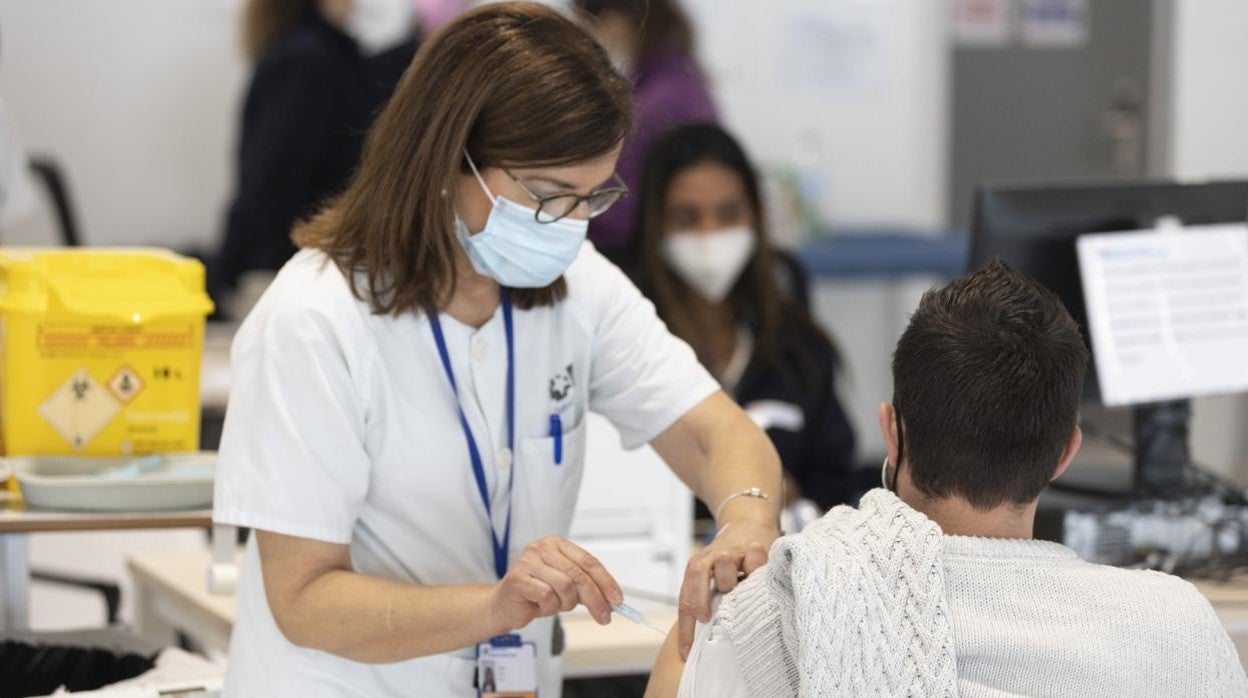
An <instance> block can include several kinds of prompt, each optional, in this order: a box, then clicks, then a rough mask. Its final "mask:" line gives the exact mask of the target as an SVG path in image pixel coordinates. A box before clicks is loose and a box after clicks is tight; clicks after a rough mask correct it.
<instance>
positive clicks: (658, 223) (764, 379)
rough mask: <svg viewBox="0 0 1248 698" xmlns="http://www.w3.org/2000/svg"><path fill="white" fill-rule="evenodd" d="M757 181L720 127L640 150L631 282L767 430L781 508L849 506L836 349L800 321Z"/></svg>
mask: <svg viewBox="0 0 1248 698" xmlns="http://www.w3.org/2000/svg"><path fill="white" fill-rule="evenodd" d="M764 220H765V216H764V211H763V204H762V199H761V196H760V192H759V182H758V177H757V175H756V173H755V171H754V168H753V166H752V165H751V164H750V162H749V160H748V159H747V157H746V155H745V153H744V151H743V150H742V148H741V146H740V145H739V144H738V143H737V142H736V140H734V139H733V137H732V136H730V135H729V134H728V133H726V132H725V131H724V130H723V129H721V128H719V127H718V126H713V125H705V124H703V125H689V126H681V127H678V128H675V129H673V130H672V131H670V132H669V133H667V134H666V135H664V136H663V137H662V138H661V139H660V140H658V141H657V142H656V143H655V144H654V146H653V147H652V148H651V149H650V153H649V157H648V159H647V160H646V163H645V170H644V173H643V177H642V187H641V196H640V197H639V227H638V233H637V237H638V243H639V249H640V259H639V262H640V264H639V269H638V272H637V273H638V277H639V278H638V285H639V286H640V287H641V289H642V291H643V292H645V293H646V294H647V295H648V296H649V297H650V299H651V300H652V301H654V304H655V305H656V306H657V308H658V311H659V315H660V316H661V317H662V318H663V320H664V321H665V322H666V323H667V325H668V327H669V328H670V329H671V331H672V332H673V333H674V334H675V335H677V336H678V337H680V338H682V339H684V340H685V341H686V342H688V343H689V344H690V345H692V346H693V348H694V351H695V352H696V353H697V355H698V358H699V359H700V360H701V361H702V364H703V365H704V366H706V367H707V368H708V369H709V370H710V372H711V374H712V375H714V376H715V377H716V378H717V379H718V380H719V382H720V384H721V385H722V386H723V387H724V389H725V390H726V391H727V392H728V393H729V394H730V395H732V396H733V397H734V398H735V399H736V401H737V402H738V404H740V405H741V406H742V407H744V408H745V410H746V412H748V413H749V414H750V415H751V416H752V417H753V418H754V420H755V421H756V422H757V423H758V424H759V425H760V426H762V427H763V428H764V429H766V430H767V434H768V436H770V437H771V440H772V442H773V443H774V444H775V447H776V450H777V451H778V452H779V453H780V459H781V461H782V463H783V465H784V473H785V484H786V488H787V495H786V504H791V503H792V502H794V501H796V500H798V499H800V498H805V499H809V500H811V501H813V502H814V503H815V504H817V505H818V506H819V507H820V508H821V509H825V510H826V509H828V508H830V507H832V506H834V505H837V504H841V503H845V502H849V501H851V500H852V497H853V496H854V494H855V492H854V489H855V487H854V483H853V479H852V477H851V476H852V471H853V467H854V466H853V458H854V432H853V429H852V427H851V426H850V424H849V421H848V420H847V419H846V416H845V412H844V410H843V409H842V408H841V404H840V402H839V401H838V400H837V396H836V391H835V381H836V370H837V368H838V365H839V357H838V354H837V351H836V349H835V347H834V345H833V343H832V341H831V340H830V339H829V338H828V336H827V335H826V334H824V333H823V331H821V330H820V329H819V327H818V326H817V325H816V323H815V321H814V319H813V318H812V317H811V314H810V309H809V307H808V302H807V294H806V279H805V275H804V273H803V272H802V270H801V268H800V267H799V266H798V264H797V262H796V260H794V259H793V258H792V257H790V256H788V255H786V254H784V253H782V252H779V251H777V250H773V249H772V248H771V246H770V245H769V243H768V236H767V230H766V227H765V223H764Z"/></svg>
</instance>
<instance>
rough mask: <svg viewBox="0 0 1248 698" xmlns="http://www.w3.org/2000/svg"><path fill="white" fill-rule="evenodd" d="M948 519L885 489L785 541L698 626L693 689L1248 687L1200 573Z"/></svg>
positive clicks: (1081, 691) (1213, 691)
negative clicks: (1085, 555)
mask: <svg viewBox="0 0 1248 698" xmlns="http://www.w3.org/2000/svg"><path fill="white" fill-rule="evenodd" d="M916 517H917V518H916ZM934 527H935V524H933V523H932V522H930V521H928V520H927V519H926V517H923V516H922V515H921V514H918V513H917V512H915V511H913V510H912V509H910V508H909V507H907V506H905V505H904V504H903V503H902V502H901V501H900V500H898V499H897V498H896V497H895V496H893V495H892V494H891V493H888V492H885V491H883V490H876V491H874V492H872V493H870V494H868V495H867V496H866V497H864V499H863V503H862V507H861V509H860V510H858V511H855V510H853V509H849V508H847V507H839V508H837V509H834V510H833V511H832V512H830V513H829V514H828V516H826V517H824V519H822V520H821V521H820V522H819V524H818V525H817V526H816V527H815V528H810V527H808V528H807V530H806V531H804V532H803V533H802V534H800V535H798V536H789V537H786V538H783V539H781V540H780V541H777V543H776V545H775V546H774V547H773V549H772V553H771V555H772V557H771V562H769V563H768V565H767V567H765V568H763V570H760V571H759V572H756V573H755V574H754V575H751V577H750V579H748V580H746V581H745V582H743V583H742V585H741V586H740V587H739V591H736V592H733V593H732V594H729V595H728V596H727V597H725V598H724V600H723V602H722V603H721V605H720V608H719V610H718V611H717V613H716V614H715V618H714V620H713V621H712V623H711V624H709V625H706V626H700V627H699V629H698V634H697V638H696V639H695V643H694V647H693V651H692V653H691V654H690V658H689V663H688V665H687V667H686V669H685V675H684V677H683V678H682V681H681V688H680V695H681V696H682V697H686V698H702V697H704V696H714V697H715V698H745V697H747V696H748V697H749V698H757V697H765V696H795V695H801V696H838V695H921V696H926V695H953V694H955V693H958V694H960V695H962V696H1007V695H1026V696H1096V697H1097V698H1103V697H1108V696H1248V680H1246V679H1245V676H1244V670H1243V668H1242V666H1241V665H1240V663H1239V659H1238V657H1237V656H1236V653H1235V649H1234V647H1233V646H1232V644H1231V642H1230V639H1229V638H1228V637H1227V635H1226V632H1225V631H1224V630H1223V629H1222V626H1221V624H1220V623H1219V622H1218V619H1217V617H1216V616H1215V615H1214V613H1213V609H1212V608H1211V607H1210V606H1209V603H1208V602H1207V601H1206V600H1205V599H1204V597H1203V596H1201V595H1200V593H1199V592H1197V591H1196V590H1195V588H1194V587H1192V586H1191V585H1190V584H1188V583H1187V582H1184V581H1182V580H1180V579H1177V578H1174V577H1170V576H1168V575H1164V574H1160V573H1155V572H1140V571H1130V570H1123V569H1117V568H1111V567H1105V566H1102V565H1094V564H1090V563H1087V562H1083V561H1081V560H1079V559H1078V558H1077V557H1076V556H1075V554H1074V553H1073V552H1071V551H1070V550H1069V549H1068V548H1066V547H1064V546H1061V545H1057V544H1055V543H1047V542H1043V541H1029V540H1000V539H984V538H965V537H957V536H942V535H940V534H939V530H938V529H937V531H936V536H935V537H934V538H933V537H932V529H933V528H934ZM890 536H891V537H892V540H893V543H892V544H890V545H885V546H884V547H880V545H879V542H880V541H882V540H886V539H888V538H889V537H890ZM846 556H848V557H850V558H853V559H852V560H847V559H844V558H845V557H846ZM872 568H874V569H872ZM817 570H824V573H825V575H826V576H824V577H822V578H821V577H820V576H819V574H817V573H816V571H817ZM949 640H952V642H951V643H949V642H948V641H949Z"/></svg>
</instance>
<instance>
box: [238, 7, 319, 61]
mask: <svg viewBox="0 0 1248 698" xmlns="http://www.w3.org/2000/svg"><path fill="white" fill-rule="evenodd" d="M315 10H316V2H315V0H247V5H246V6H245V7H244V8H243V52H244V53H245V54H247V57H248V58H250V59H251V60H253V61H258V60H260V58H261V57H262V56H264V54H266V53H268V51H269V49H271V48H273V44H275V43H277V40H278V39H279V38H281V36H282V35H283V34H285V33H286V32H288V31H290V28H291V27H293V26H295V24H297V23H298V22H299V20H301V19H303V17H304V16H305V15H306V14H307V13H309V12H313V11H315Z"/></svg>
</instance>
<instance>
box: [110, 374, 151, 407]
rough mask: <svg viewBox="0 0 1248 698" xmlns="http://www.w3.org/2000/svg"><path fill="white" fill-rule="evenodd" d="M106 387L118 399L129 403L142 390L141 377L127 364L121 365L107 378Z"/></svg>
mask: <svg viewBox="0 0 1248 698" xmlns="http://www.w3.org/2000/svg"><path fill="white" fill-rule="evenodd" d="M108 389H109V390H111V391H112V392H113V395H116V396H117V399H118V400H121V401H122V402H123V403H127V404H129V402H130V401H131V400H133V399H134V398H135V396H136V395H138V394H139V393H140V392H142V391H143V379H142V378H139V374H138V373H136V372H135V370H134V369H132V368H130V367H129V366H122V367H121V368H120V369H118V370H117V372H116V373H114V374H113V377H112V378H110V379H108Z"/></svg>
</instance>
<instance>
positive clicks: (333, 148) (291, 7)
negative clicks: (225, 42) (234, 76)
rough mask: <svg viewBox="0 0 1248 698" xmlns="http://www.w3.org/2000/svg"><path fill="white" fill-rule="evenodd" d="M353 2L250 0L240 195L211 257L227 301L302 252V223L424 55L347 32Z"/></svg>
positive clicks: (341, 180) (218, 290) (217, 292)
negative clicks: (368, 42)
mask: <svg viewBox="0 0 1248 698" xmlns="http://www.w3.org/2000/svg"><path fill="white" fill-rule="evenodd" d="M355 5H356V3H355V2H352V1H351V0H249V4H248V6H247V8H246V12H245V15H244V21H243V43H244V47H245V49H246V51H247V53H248V55H249V56H250V57H251V58H252V60H253V61H254V62H255V70H254V73H253V74H252V79H251V84H250V86H249V87H248V90H247V96H246V101H245V103H244V107H243V114H242V130H241V135H240V139H239V143H238V165H237V168H238V169H237V173H236V184H235V193H234V199H233V201H232V203H231V204H230V207H229V212H228V214H227V219H226V225H225V236H224V240H223V241H222V243H221V247H220V249H219V251H218V253H217V254H216V255H215V257H214V258H212V259H210V260H209V265H208V266H209V279H208V282H209V292H210V293H211V294H212V295H213V298H214V300H217V301H218V307H220V306H221V305H222V304H221V301H222V299H223V298H224V297H226V296H228V295H229V294H230V292H232V291H233V289H234V288H235V286H236V285H237V283H238V280H239V277H240V276H241V275H242V274H243V273H244V272H246V271H249V270H255V269H261V270H277V269H280V268H281V266H282V265H283V264H285V263H286V261H287V260H288V259H290V257H291V256H292V255H293V254H294V253H295V251H296V248H295V245H294V243H293V242H291V239H290V233H291V228H292V226H293V224H294V223H295V222H296V221H298V220H300V219H302V218H304V217H306V216H308V215H311V214H312V213H314V212H315V211H316V210H317V209H318V208H319V207H320V206H321V205H322V204H324V203H325V202H326V201H327V200H328V199H330V198H332V197H333V196H334V195H335V194H337V193H338V191H339V190H340V189H341V188H342V187H343V186H344V185H345V184H346V182H347V180H348V178H349V177H350V175H351V172H352V171H353V170H354V168H355V164H356V161H357V159H358V158H359V154H360V149H361V147H362V146H363V139H364V134H365V132H366V131H367V130H368V127H369V125H370V124H371V122H372V117H373V115H374V114H375V113H376V112H377V111H378V109H379V108H380V106H381V105H382V104H383V103H384V102H385V100H386V99H388V98H389V96H390V93H391V92H392V90H393V87H394V84H395V83H396V82H397V80H398V77H399V76H400V75H401V73H402V70H403V69H404V68H406V66H407V64H408V63H410V61H411V57H412V55H414V54H415V48H416V45H415V42H414V41H409V42H405V43H403V44H400V45H398V46H396V47H394V48H391V49H389V50H387V51H385V52H382V53H379V54H378V55H377V56H375V57H371V58H370V57H366V56H365V55H364V54H363V53H362V52H361V49H360V46H359V44H357V43H356V41H355V40H354V39H353V38H351V36H349V35H348V33H347V32H348V29H349V25H350V24H351V23H352V11H353V9H356V8H355Z"/></svg>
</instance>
